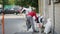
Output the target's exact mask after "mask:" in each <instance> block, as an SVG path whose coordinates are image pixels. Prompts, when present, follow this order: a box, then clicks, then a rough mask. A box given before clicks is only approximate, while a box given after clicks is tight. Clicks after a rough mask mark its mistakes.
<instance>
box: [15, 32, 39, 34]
mask: <svg viewBox="0 0 60 34" xmlns="http://www.w3.org/2000/svg"><path fill="white" fill-rule="evenodd" d="M14 34H39V33H33V32H16V33H14Z"/></svg>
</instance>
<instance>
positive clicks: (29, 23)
mask: <svg viewBox="0 0 60 34" xmlns="http://www.w3.org/2000/svg"><path fill="white" fill-rule="evenodd" d="M35 10H36V9H35V8H33V9H32V11H31V12H29V13H28V14H27V15H26V18H27V27H28V28H27V30H29V28H31V27H32V29H33V32H38V31H36V30H35V27H34V22H33V16H35V18H36V20H38V17H37V16H36V12H35Z"/></svg>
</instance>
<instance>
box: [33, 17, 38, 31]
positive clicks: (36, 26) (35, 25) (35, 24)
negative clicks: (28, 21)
mask: <svg viewBox="0 0 60 34" xmlns="http://www.w3.org/2000/svg"><path fill="white" fill-rule="evenodd" d="M35 19H36V18H35V17H33V22H34V27H35V30H36V31H39V28H38V27H39V25H38V24H39V23H36V21H35Z"/></svg>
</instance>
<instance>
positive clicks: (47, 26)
mask: <svg viewBox="0 0 60 34" xmlns="http://www.w3.org/2000/svg"><path fill="white" fill-rule="evenodd" d="M44 26H45V29H44V32H45V33H46V34H47V33H49V32H50V31H51V26H52V23H51V19H50V18H48V19H47V23H46V24H45V25H44Z"/></svg>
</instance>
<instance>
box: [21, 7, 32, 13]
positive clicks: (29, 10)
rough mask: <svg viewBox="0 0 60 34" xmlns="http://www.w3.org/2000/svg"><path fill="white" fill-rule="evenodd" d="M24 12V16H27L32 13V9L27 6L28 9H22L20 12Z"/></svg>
mask: <svg viewBox="0 0 60 34" xmlns="http://www.w3.org/2000/svg"><path fill="white" fill-rule="evenodd" d="M24 10H25V14H28V13H29V12H31V11H32V8H31V6H29V8H25V7H24V8H23V9H22V11H21V12H23V11H24Z"/></svg>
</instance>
